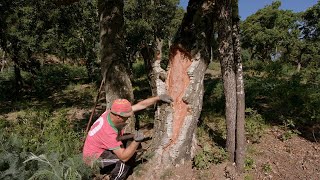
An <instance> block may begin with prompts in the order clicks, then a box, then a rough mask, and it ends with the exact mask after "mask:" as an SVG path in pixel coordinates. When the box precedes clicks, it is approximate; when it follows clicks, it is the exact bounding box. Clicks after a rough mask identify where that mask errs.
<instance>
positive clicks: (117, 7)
mask: <svg viewBox="0 0 320 180" xmlns="http://www.w3.org/2000/svg"><path fill="white" fill-rule="evenodd" d="M123 6H124V4H123V0H120V1H119V0H99V1H98V10H99V16H100V22H99V25H100V58H101V70H102V75H103V78H104V79H105V93H106V102H107V104H106V108H107V109H108V108H110V107H111V104H112V102H113V101H114V100H115V99H117V98H125V99H128V100H129V101H131V102H132V101H133V89H132V84H131V81H130V77H129V71H128V67H127V64H128V63H126V56H125V45H124V36H123V26H124V19H123ZM129 127H131V128H133V127H134V126H132V125H129ZM129 129H130V128H129Z"/></svg>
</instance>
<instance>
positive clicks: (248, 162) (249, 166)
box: [244, 157, 255, 171]
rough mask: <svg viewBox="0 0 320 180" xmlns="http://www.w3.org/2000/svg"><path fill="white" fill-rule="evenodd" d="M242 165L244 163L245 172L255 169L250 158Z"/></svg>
mask: <svg viewBox="0 0 320 180" xmlns="http://www.w3.org/2000/svg"><path fill="white" fill-rule="evenodd" d="M244 163H245V170H247V171H248V170H251V169H253V168H254V167H255V163H254V159H252V158H251V157H246V159H245V162H244Z"/></svg>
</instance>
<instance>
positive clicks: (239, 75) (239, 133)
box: [232, 0, 246, 172]
mask: <svg viewBox="0 0 320 180" xmlns="http://www.w3.org/2000/svg"><path fill="white" fill-rule="evenodd" d="M238 9H239V8H238V0H232V25H233V34H232V37H233V51H234V60H235V63H236V70H237V71H236V82H237V124H236V158H235V162H236V166H237V170H238V172H243V170H244V161H245V151H246V137H245V92H244V83H243V69H242V59H241V44H240V28H239V21H240V18H239V11H238Z"/></svg>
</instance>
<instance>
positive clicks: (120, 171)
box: [83, 94, 172, 179]
mask: <svg viewBox="0 0 320 180" xmlns="http://www.w3.org/2000/svg"><path fill="white" fill-rule="evenodd" d="M158 101H163V102H166V103H171V102H172V98H171V97H170V96H168V95H166V94H163V95H160V96H156V97H151V98H148V99H145V100H143V101H141V102H139V103H137V104H135V105H133V106H131V103H130V102H129V101H128V100H126V99H116V100H115V101H114V102H113V103H112V106H111V109H110V110H107V111H105V112H104V113H103V114H102V115H101V116H100V117H99V118H98V119H97V120H96V121H95V122H94V123H93V125H92V126H91V128H90V131H89V133H88V135H87V138H86V141H85V144H84V147H83V159H84V161H85V163H86V164H88V165H90V166H92V165H93V163H94V162H97V163H98V164H99V166H100V167H101V168H103V167H106V166H109V165H112V164H116V165H115V168H114V169H113V170H112V171H111V177H110V179H125V178H126V176H127V174H128V171H129V169H130V166H129V165H128V164H127V163H126V162H127V161H128V160H130V159H131V157H132V156H133V155H134V154H135V151H136V150H137V148H138V146H139V145H140V142H141V141H143V139H144V135H143V133H142V132H140V131H136V132H135V134H134V138H133V139H134V141H133V142H131V144H130V145H129V146H127V147H126V148H124V147H123V144H122V142H121V141H118V140H117V137H118V136H121V135H122V134H123V130H122V127H123V125H124V124H125V122H126V120H127V119H128V118H129V117H130V116H132V115H133V113H134V112H136V111H140V110H143V109H145V108H147V107H148V106H151V105H153V104H155V103H156V102H158Z"/></svg>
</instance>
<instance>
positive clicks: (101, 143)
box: [83, 111, 122, 164]
mask: <svg viewBox="0 0 320 180" xmlns="http://www.w3.org/2000/svg"><path fill="white" fill-rule="evenodd" d="M119 133H121V134H122V132H119V131H118V129H117V128H116V127H115V126H114V124H113V122H112V121H111V118H110V113H109V111H106V112H104V113H103V114H102V115H101V116H100V117H99V118H98V119H97V120H96V121H95V122H94V123H93V125H92V126H91V128H90V131H89V133H88V135H87V138H86V141H85V143H84V147H83V159H84V161H85V162H86V163H87V164H91V162H92V161H93V160H95V159H98V158H99V157H100V155H101V154H102V153H103V151H105V150H115V149H118V148H120V146H121V145H122V142H121V141H117V136H118V134H119Z"/></svg>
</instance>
